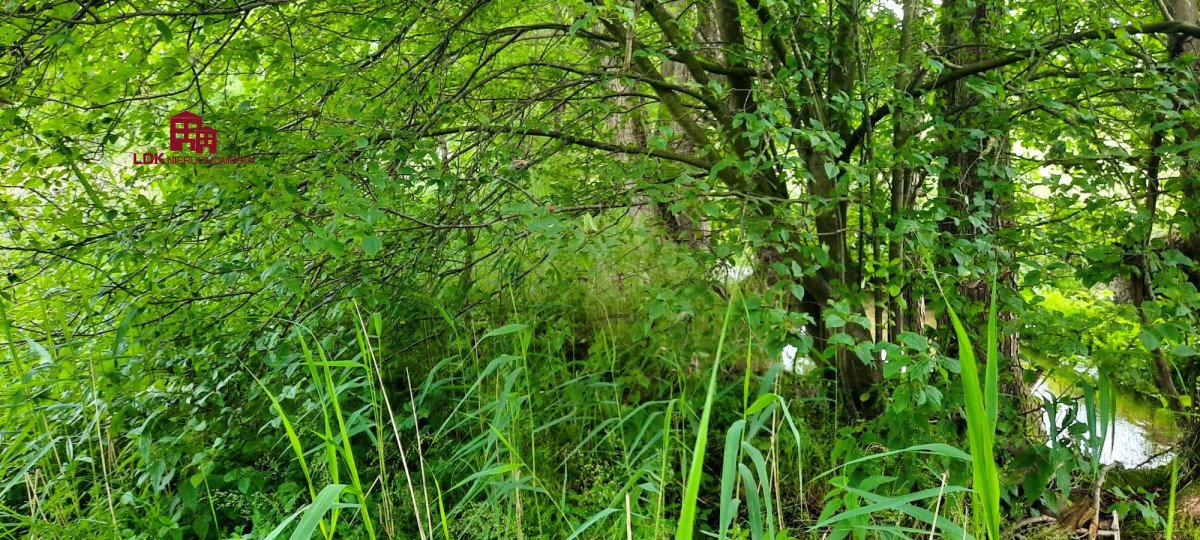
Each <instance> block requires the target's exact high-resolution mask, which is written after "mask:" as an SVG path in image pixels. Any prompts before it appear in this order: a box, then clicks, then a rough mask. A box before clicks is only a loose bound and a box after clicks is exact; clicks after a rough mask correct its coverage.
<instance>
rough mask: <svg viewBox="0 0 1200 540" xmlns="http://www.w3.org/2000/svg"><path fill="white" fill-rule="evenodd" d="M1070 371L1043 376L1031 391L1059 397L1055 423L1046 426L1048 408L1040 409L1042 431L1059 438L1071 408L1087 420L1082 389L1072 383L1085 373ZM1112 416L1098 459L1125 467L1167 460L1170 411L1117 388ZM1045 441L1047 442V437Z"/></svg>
mask: <svg viewBox="0 0 1200 540" xmlns="http://www.w3.org/2000/svg"><path fill="white" fill-rule="evenodd" d="M1072 375H1074V377H1071V376H1069V375H1068V376H1063V375H1059V374H1052V375H1050V376H1044V377H1042V379H1041V380H1039V381H1038V382H1037V384H1036V385H1034V387H1033V395H1034V396H1035V397H1037V398H1039V399H1042V400H1052V401H1053V400H1059V399H1061V400H1062V402H1061V403H1060V404H1059V406H1058V408H1057V411H1056V414H1055V416H1056V418H1055V419H1054V426H1056V427H1053V428H1052V427H1051V426H1050V413H1049V411H1048V410H1046V409H1043V411H1042V425H1043V426H1045V427H1046V428H1047V429H1046V432H1047V433H1052V432H1057V433H1058V434H1059V435H1058V437H1059V438H1060V439H1061V438H1063V437H1069V436H1070V435H1069V434H1068V433H1067V432H1066V430H1065V429H1064V425H1063V424H1064V423H1066V420H1067V415H1068V414H1070V413H1071V411H1072V410H1074V412H1075V419H1076V421H1079V422H1083V423H1084V424H1086V423H1087V410H1086V408H1085V407H1084V406H1083V403H1082V395H1081V394H1082V393H1081V392H1080V390H1079V387H1078V386H1076V385H1075V381H1077V380H1078V379H1079V376H1081V375H1087V373H1086V372H1084V373H1079V374H1072ZM1072 399H1073V400H1074V401H1072ZM1116 416H1117V418H1116V422H1115V423H1114V424H1112V425H1111V426H1109V433H1108V437H1107V438H1106V439H1105V441H1104V450H1103V451H1102V452H1101V455H1100V461H1101V463H1103V464H1106V465H1107V464H1109V463H1112V462H1115V461H1119V462H1121V464H1122V465H1124V466H1125V467H1128V468H1133V467H1139V466H1141V467H1158V466H1160V465H1165V464H1167V463H1170V461H1171V458H1172V456H1173V454H1172V453H1171V451H1170V449H1171V445H1172V444H1173V442H1174V441H1175V439H1176V437H1177V435H1178V429H1177V428H1176V427H1175V424H1174V422H1173V421H1172V419H1171V417H1170V413H1168V412H1167V411H1164V410H1162V409H1161V408H1158V407H1153V406H1151V405H1149V404H1147V403H1144V402H1142V401H1139V400H1138V399H1137V398H1136V397H1135V396H1132V395H1129V394H1127V393H1125V392H1122V391H1120V390H1118V391H1117V414H1116ZM1080 437H1081V438H1084V439H1086V437H1087V434H1086V433H1084V434H1083V435H1080ZM1082 442H1083V441H1081V443H1082ZM1046 444H1050V441H1047V442H1046ZM1080 446H1082V444H1081V445H1080Z"/></svg>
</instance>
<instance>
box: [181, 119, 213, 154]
mask: <svg viewBox="0 0 1200 540" xmlns="http://www.w3.org/2000/svg"><path fill="white" fill-rule="evenodd" d="M184 148H187V149H189V150H191V151H192V152H195V153H197V154H203V153H205V151H207V152H208V153H209V154H215V153H217V130H215V129H213V128H211V127H209V126H206V125H204V120H202V119H201V118H200V115H197V114H192V113H190V112H187V111H183V112H181V113H179V114H177V115H175V116H172V117H171V151H173V152H179V151H181V150H183V149H184Z"/></svg>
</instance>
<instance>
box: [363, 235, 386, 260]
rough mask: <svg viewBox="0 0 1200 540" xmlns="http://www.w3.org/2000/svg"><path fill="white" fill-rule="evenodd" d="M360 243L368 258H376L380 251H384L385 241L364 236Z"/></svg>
mask: <svg viewBox="0 0 1200 540" xmlns="http://www.w3.org/2000/svg"><path fill="white" fill-rule="evenodd" d="M359 243H361V244H362V249H363V253H366V254H367V256H368V257H374V256H375V254H377V253H379V250H380V249H383V241H381V240H380V239H379V238H376V237H374V236H363V237H362V239H360V240H359Z"/></svg>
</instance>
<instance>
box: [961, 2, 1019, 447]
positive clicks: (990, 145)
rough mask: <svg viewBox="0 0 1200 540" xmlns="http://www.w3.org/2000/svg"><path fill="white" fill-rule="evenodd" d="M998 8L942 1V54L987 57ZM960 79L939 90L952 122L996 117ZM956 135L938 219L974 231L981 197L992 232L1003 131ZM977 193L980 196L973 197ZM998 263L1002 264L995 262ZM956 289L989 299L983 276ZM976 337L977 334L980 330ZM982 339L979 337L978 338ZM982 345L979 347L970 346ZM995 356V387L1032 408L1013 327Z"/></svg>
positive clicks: (978, 124) (1005, 291)
mask: <svg viewBox="0 0 1200 540" xmlns="http://www.w3.org/2000/svg"><path fill="white" fill-rule="evenodd" d="M1002 13H1003V10H1002V4H1001V2H1000V1H999V0H991V1H989V0H984V1H975V2H968V1H967V0H946V1H944V2H943V3H942V21H941V35H942V47H943V49H944V50H946V51H948V52H947V54H946V56H947V57H948V58H949V59H950V60H951V61H952V62H954V63H956V64H969V63H974V62H978V61H980V60H983V59H985V58H987V55H988V50H987V47H985V45H984V44H985V43H986V42H987V41H988V40H989V36H990V35H991V34H992V33H993V32H994V28H995V27H996V25H997V24H998V22H999V21H998V18H999V17H1000V16H1001V14H1002ZM966 82H967V81H966V80H965V79H964V80H960V81H956V82H954V83H952V84H950V85H948V86H947V87H946V88H945V90H944V91H943V96H944V104H945V110H946V111H947V113H948V114H949V115H952V116H951V118H952V122H953V123H954V124H955V125H956V127H958V128H959V129H963V128H967V127H971V128H976V129H980V130H983V131H985V132H987V131H989V128H990V127H991V126H992V125H996V124H998V123H1000V122H997V120H1002V119H999V118H996V117H991V116H988V113H982V112H974V111H972V107H974V106H976V105H978V104H979V98H978V96H976V95H975V93H974V91H972V90H971V89H970V88H969V87H968V86H967V84H966ZM959 140H961V135H953V136H951V140H950V141H948V142H949V143H950V144H949V145H948V148H947V150H946V154H945V155H946V159H947V165H946V169H945V170H944V171H943V173H942V175H941V176H940V178H939V189H940V192H941V197H942V198H943V200H944V201H946V203H947V205H948V206H949V207H950V208H951V210H952V213H951V214H950V215H949V216H947V218H946V219H943V220H942V222H941V223H939V228H940V229H941V231H942V232H943V233H945V234H947V235H949V236H950V237H952V238H956V237H964V236H965V237H974V236H975V235H976V234H978V233H979V232H980V231H978V230H976V229H975V228H974V227H973V226H971V225H970V222H969V221H968V220H967V219H966V218H967V216H969V215H970V214H971V213H972V212H973V211H974V208H973V203H974V201H976V200H979V199H982V200H984V201H986V203H987V204H989V205H991V208H990V209H989V210H990V214H991V218H990V219H989V222H988V226H989V227H990V229H991V230H992V231H993V232H996V231H999V230H1001V229H1003V228H1004V227H1006V226H1008V223H1007V219H1006V217H1005V214H1006V210H1007V206H1008V200H1009V198H1010V197H1011V194H1010V193H1008V189H1007V188H1008V187H1009V186H1008V182H1009V180H1008V179H1007V178H1004V177H1003V176H1002V175H1001V174H996V173H997V171H1002V170H1003V167H1002V166H1003V165H1004V164H1005V160H1007V156H1008V154H1009V145H1008V140H1007V135H1001V136H1000V138H999V139H996V138H993V137H990V136H989V137H983V138H978V139H972V140H971V141H972V142H971V143H969V145H961V144H958V141H959ZM985 178H987V179H989V180H990V181H991V184H992V185H991V186H990V187H989V186H988V185H985V181H984V179H985ZM980 195H982V197H979V196H980ZM999 264H1003V263H1002V262H1000V263H999ZM1000 272H1001V276H1000V279H999V280H998V281H997V286H998V287H1002V290H1001V291H999V293H998V296H1000V297H1001V298H1003V297H1004V296H1006V295H1013V294H1018V293H1017V291H1016V281H1015V278H1014V273H1013V272H1012V271H1005V270H1004V268H1003V267H1002V266H1001V267H1000ZM959 292H960V293H961V294H962V295H963V296H964V297H966V298H968V299H970V300H971V301H972V302H973V303H975V304H976V305H981V306H986V305H987V304H988V302H989V301H990V299H991V293H992V291H991V283H990V282H988V281H987V280H983V279H980V280H977V281H975V282H972V283H965V284H960V286H959ZM980 313H981V316H980V317H978V318H977V319H976V321H975V322H974V324H971V326H972V327H973V328H986V310H980ZM1000 317H1001V319H1003V320H1012V318H1013V314H1012V313H1010V312H1005V311H1002V312H1001V313H1000ZM980 337H982V336H980ZM980 343H982V341H981V342H980ZM976 349H977V350H982V347H976ZM998 349H999V353H1000V356H1001V359H1000V360H1001V362H1003V364H1002V365H1001V366H1000V372H1001V373H1002V374H1003V375H1002V376H1001V381H1000V385H1001V386H1000V393H1001V394H1004V395H1006V396H1008V397H1009V399H1010V400H1011V403H1012V405H1013V409H1014V410H1015V411H1018V412H1028V411H1032V410H1035V409H1036V402H1035V400H1034V399H1033V397H1032V395H1031V393H1030V389H1029V387H1028V385H1026V384H1025V381H1024V369H1023V368H1022V367H1021V362H1020V337H1019V334H1017V333H1016V332H1015V331H1014V330H1011V329H1010V330H1009V331H1008V332H1004V333H1002V336H1001V341H1000V343H999V346H998ZM1015 420H1017V421H1018V423H1021V424H1024V426H1023V427H1024V428H1025V429H1026V431H1032V430H1033V429H1034V428H1036V427H1037V426H1038V419H1037V417H1036V415H1033V414H1026V415H1024V417H1023V418H1016V419H1015Z"/></svg>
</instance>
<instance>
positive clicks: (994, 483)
mask: <svg viewBox="0 0 1200 540" xmlns="http://www.w3.org/2000/svg"><path fill="white" fill-rule="evenodd" d="M931 273H932V272H931ZM933 275H934V281H935V283H937V286H938V290H939V291H941V293H942V299H943V300H945V302H946V312H947V314H949V316H950V324H951V325H953V327H954V334H955V336H956V337H957V338H958V361H959V367H960V370H961V374H962V388H963V401H964V408H965V409H966V413H967V440H968V442H969V443H970V450H971V471H972V477H973V479H974V482H973V486H974V490H973V491H974V497H973V498H972V505H973V507H974V509H975V521H976V524H977V526H982V528H983V530H984V531H985V532H986V533H987V537H988V538H989V539H990V540H999V538H1000V472H999V470H998V468H997V467H996V457H995V436H996V418H997V410H998V401H999V399H998V394H999V389H998V379H999V375H998V374H999V368H998V365H999V363H1000V358H999V356H1000V355H999V351H998V349H999V347H998V343H999V335H998V329H997V327H998V323H997V305H996V279H995V276H993V278H992V287H991V289H992V296H991V300H990V302H989V305H988V320H987V333H986V340H987V341H986V350H987V366H986V375H985V376H984V381H983V385H981V384H980V380H979V364H978V362H976V360H975V349H974V347H972V346H971V338H970V335H969V334H968V333H967V329H966V327H965V326H964V325H963V322H962V320H960V319H959V317H958V313H956V312H955V311H954V308H953V307H952V306H951V305H950V301H949V299H947V298H946V293H945V291H944V290H942V289H941V282H939V281H938V280H937V277H936V274H933Z"/></svg>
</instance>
